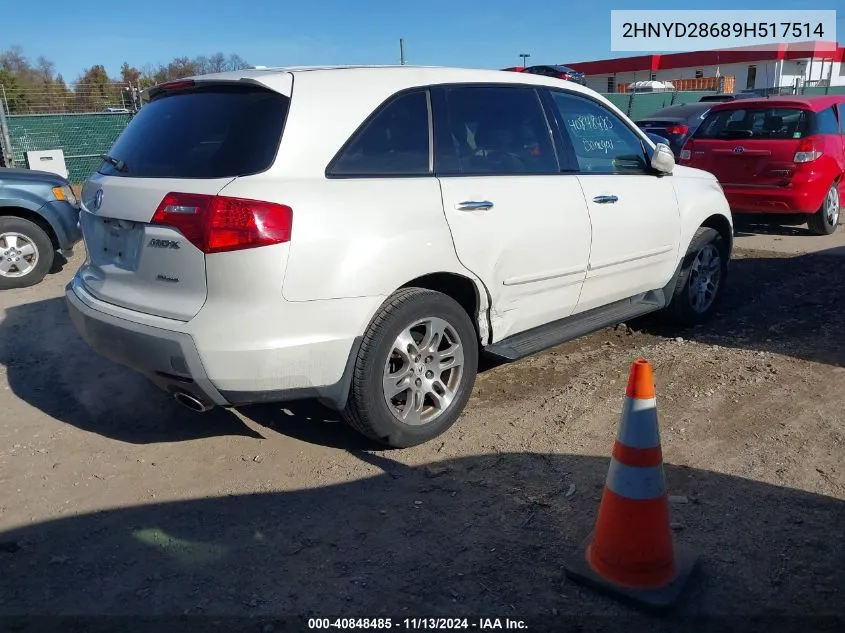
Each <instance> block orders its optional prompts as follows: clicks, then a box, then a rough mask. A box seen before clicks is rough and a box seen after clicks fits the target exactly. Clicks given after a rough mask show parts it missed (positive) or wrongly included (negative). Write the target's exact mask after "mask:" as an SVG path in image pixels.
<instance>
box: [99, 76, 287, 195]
mask: <svg viewBox="0 0 845 633" xmlns="http://www.w3.org/2000/svg"><path fill="white" fill-rule="evenodd" d="M288 105H289V99H288V98H287V97H285V96H284V95H281V94H279V93H277V92H272V91H269V90H265V89H263V88H258V87H245V86H231V87H229V86H216V87H202V88H198V89H196V90H193V91H191V92H187V93H176V94H172V95H170V96H163V97H159V98H157V99H153V100H152V101H151V102H150V103H148V104H146V105H145V106H144V107H143V108H141V109H140V110H139V111H138V114H137V115H136V116H135V117H134V118H133V119H132V122H131V123H130V124H129V125H128V126H127V128H126V129H125V130H124V132H123V134H121V136H120V138H118V140H117V142H116V143H115V144H114V146H113V147H112V149H111V151H110V152H109V156H111V157H112V158H114V159H115V161H122V163H123V164H122V165H121V167H122V169H121V170H120V171H118V170H117V169H116V168H115V166H114V165H112V164H111V163H107V162H106V163H103V164H102V166H101V167H100V169H99V172H100V173H101V174H104V175H107V176H122V177H128V178H229V177H235V176H246V175H249V174H256V173H259V172H262V171H265V170H266V169H268V168H269V167H270V165H271V164H272V163H273V160H274V158H275V156H276V151H277V150H278V147H279V141H280V140H281V136H282V128H283V126H284V121H285V116H286V115H287V111H288Z"/></svg>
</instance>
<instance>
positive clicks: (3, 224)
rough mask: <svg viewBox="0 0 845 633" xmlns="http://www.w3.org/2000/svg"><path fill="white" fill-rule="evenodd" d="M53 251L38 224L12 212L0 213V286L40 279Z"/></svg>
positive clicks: (30, 283)
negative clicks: (13, 214)
mask: <svg viewBox="0 0 845 633" xmlns="http://www.w3.org/2000/svg"><path fill="white" fill-rule="evenodd" d="M55 255H56V252H55V250H54V248H53V243H52V242H51V241H50V237H49V236H48V235H47V233H45V232H44V229H42V228H41V227H40V226H38V225H37V224H35V223H34V222H30V221H29V220H24V219H23V218H18V217H15V216H5V217H0V290H10V289H12V288H27V287H29V286H34V285H35V284H37V283H40V282H41V280H42V279H44V275H46V274H47V272H48V271H49V270H50V268H51V267H52V266H53V259H54V257H55Z"/></svg>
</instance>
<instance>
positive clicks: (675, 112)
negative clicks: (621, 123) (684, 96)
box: [636, 103, 713, 157]
mask: <svg viewBox="0 0 845 633" xmlns="http://www.w3.org/2000/svg"><path fill="white" fill-rule="evenodd" d="M712 107H713V104H712V103H684V104H681V105H674V106H669V107H668V108H663V109H662V110H658V111H657V112H653V113H652V114H650V115H649V116H647V117H644V118H642V119H639V120H638V121H637V122H636V123H637V126H638V127H639V128H640V129H641V130H642V131H643V132H645V133H646V134H656V135H657V136H662V137H664V138H666V139H668V140H669V147H671V148H672V152H673V153H674V154H675V156H676V157H678V156H680V154H681V149H683V147H684V143H685V142H686V140H687V139H688V138H689V136H690V135H691V134H692V133H693V132H695V130H696V129H697V128H698V126H699V125H701V122H702V121H703V120H704V117H705V116H706V115H707V113H708V112H709V111H710V108H712Z"/></svg>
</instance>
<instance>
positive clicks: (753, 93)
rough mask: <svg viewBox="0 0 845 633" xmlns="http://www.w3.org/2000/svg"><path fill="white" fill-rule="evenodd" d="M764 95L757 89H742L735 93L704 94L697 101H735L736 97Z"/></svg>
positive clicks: (750, 97)
mask: <svg viewBox="0 0 845 633" xmlns="http://www.w3.org/2000/svg"><path fill="white" fill-rule="evenodd" d="M761 96H763V97H765V96H766V95H765V91H764V94H762V95H761V94H759V91H752V90H744V91H742V92H737V93H736V94H728V93H724V94H714V95H704V96H703V97H701V99H699V100H698V102H699V103H724V102H725V101H736V100H737V99H756V98H758V97H761Z"/></svg>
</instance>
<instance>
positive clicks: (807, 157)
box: [793, 136, 822, 163]
mask: <svg viewBox="0 0 845 633" xmlns="http://www.w3.org/2000/svg"><path fill="white" fill-rule="evenodd" d="M821 155H822V152H821V150H820V149H818V147H816V139H815V138H813V137H812V136H808V137H806V138H802V139H801V140H800V141H799V142H798V148H797V149H796V150H795V158H794V159H793V160H794V161H795V162H796V163H810V162H812V161H814V160H816V159H817V158H819V157H820V156H821Z"/></svg>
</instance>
